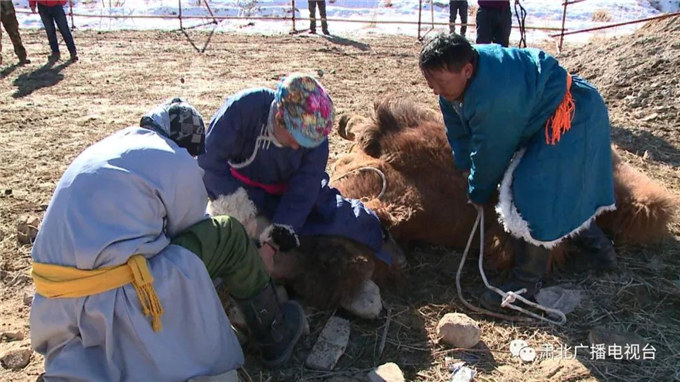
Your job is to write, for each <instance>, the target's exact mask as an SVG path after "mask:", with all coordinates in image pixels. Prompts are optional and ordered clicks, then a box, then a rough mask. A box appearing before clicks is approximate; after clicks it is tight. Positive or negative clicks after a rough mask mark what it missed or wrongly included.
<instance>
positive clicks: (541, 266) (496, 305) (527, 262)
mask: <svg viewBox="0 0 680 382" xmlns="http://www.w3.org/2000/svg"><path fill="white" fill-rule="evenodd" d="M549 258H550V250H549V249H546V248H544V247H541V246H535V245H532V244H529V243H527V242H526V241H524V240H521V239H515V267H514V268H513V269H512V273H511V274H510V277H508V279H507V280H505V282H504V283H503V284H502V285H500V286H498V287H497V288H498V289H500V290H502V291H504V292H509V291H513V292H516V291H518V290H520V289H522V288H526V292H525V293H522V294H521V296H522V297H524V298H526V299H527V300H533V299H534V297H535V296H536V294H537V293H538V291H539V290H540V289H541V286H542V284H543V277H544V276H545V273H546V270H547V268H548V259H549ZM480 302H481V304H482V305H483V306H484V307H485V308H487V309H489V310H498V309H500V308H501V302H502V299H501V296H500V295H499V294H498V293H496V292H494V291H492V290H488V289H487V290H486V291H485V292H484V293H482V296H481V297H480Z"/></svg>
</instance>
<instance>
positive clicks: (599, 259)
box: [572, 222, 618, 271]
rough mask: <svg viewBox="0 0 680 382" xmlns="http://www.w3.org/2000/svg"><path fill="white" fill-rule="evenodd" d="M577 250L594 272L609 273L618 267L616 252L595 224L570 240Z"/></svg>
mask: <svg viewBox="0 0 680 382" xmlns="http://www.w3.org/2000/svg"><path fill="white" fill-rule="evenodd" d="M572 243H574V244H575V245H576V246H577V247H578V248H579V250H580V251H581V252H582V253H583V254H584V255H585V256H586V259H587V261H588V263H589V264H590V265H591V267H592V268H594V269H596V270H603V271H610V270H614V269H616V268H617V266H618V262H617V261H616V251H614V246H613V245H612V242H611V240H609V238H608V237H607V235H606V234H605V233H604V232H603V231H602V229H600V227H598V226H597V224H595V222H593V223H591V224H590V227H588V228H586V229H585V230H584V231H582V232H580V233H579V234H578V235H576V236H575V237H574V238H573V239H572Z"/></svg>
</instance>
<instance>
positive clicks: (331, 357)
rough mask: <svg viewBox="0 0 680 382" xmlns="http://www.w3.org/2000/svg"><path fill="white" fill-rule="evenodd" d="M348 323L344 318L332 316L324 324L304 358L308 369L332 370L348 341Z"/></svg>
mask: <svg viewBox="0 0 680 382" xmlns="http://www.w3.org/2000/svg"><path fill="white" fill-rule="evenodd" d="M349 333H350V324H349V321H347V320H345V319H344V318H340V317H336V316H333V317H331V318H330V319H329V320H328V322H327V323H326V326H324V328H323V330H322V331H321V334H320V335H319V338H318V339H317V340H316V343H315V344H314V347H313V348H312V351H311V352H310V353H309V356H307V360H305V365H306V366H307V367H309V368H310V369H316V370H333V368H334V367H335V364H336V363H337V362H338V360H339V359H340V357H341V356H342V355H343V354H344V353H345V348H346V347H347V343H348V342H349Z"/></svg>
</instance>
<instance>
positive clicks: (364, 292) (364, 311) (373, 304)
mask: <svg viewBox="0 0 680 382" xmlns="http://www.w3.org/2000/svg"><path fill="white" fill-rule="evenodd" d="M340 305H341V306H342V307H343V308H345V310H347V311H349V312H351V313H352V314H354V315H355V316H357V317H361V318H366V319H374V318H378V316H379V315H380V312H381V311H382V299H381V297H380V288H379V287H378V286H377V285H376V284H375V283H374V282H373V281H371V280H366V281H364V282H363V283H362V284H361V287H360V289H359V291H358V292H357V295H356V296H355V297H354V299H352V300H351V301H350V300H344V301H342V302H341V303H340Z"/></svg>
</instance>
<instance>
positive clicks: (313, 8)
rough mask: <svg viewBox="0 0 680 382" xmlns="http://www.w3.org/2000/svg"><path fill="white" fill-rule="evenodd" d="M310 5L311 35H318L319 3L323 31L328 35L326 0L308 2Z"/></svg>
mask: <svg viewBox="0 0 680 382" xmlns="http://www.w3.org/2000/svg"><path fill="white" fill-rule="evenodd" d="M307 3H308V5H309V33H313V34H315V33H316V4H317V3H319V16H320V17H321V31H322V32H323V34H325V35H328V34H330V33H328V22H327V21H326V0H308V2H307Z"/></svg>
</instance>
